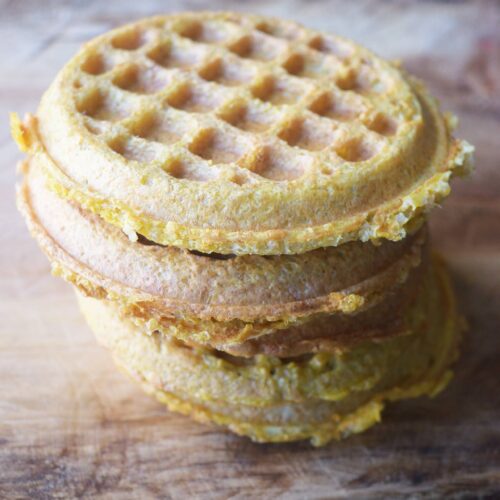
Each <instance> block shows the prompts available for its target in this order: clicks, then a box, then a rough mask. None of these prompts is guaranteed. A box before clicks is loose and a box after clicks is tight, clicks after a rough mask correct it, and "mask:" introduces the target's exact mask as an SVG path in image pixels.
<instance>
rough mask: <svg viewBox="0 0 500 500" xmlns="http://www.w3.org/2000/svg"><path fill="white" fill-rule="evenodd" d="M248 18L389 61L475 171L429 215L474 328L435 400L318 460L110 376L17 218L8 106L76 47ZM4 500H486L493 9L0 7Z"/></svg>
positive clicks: (493, 257)
mask: <svg viewBox="0 0 500 500" xmlns="http://www.w3.org/2000/svg"><path fill="white" fill-rule="evenodd" d="M200 8H205V9H206V8H224V9H240V10H242V9H243V10H255V11H259V12H262V13H268V14H275V15H280V16H286V17H291V18H295V19H298V20H300V21H302V22H304V23H306V24H308V25H310V26H314V27H317V28H320V29H327V30H330V31H335V32H338V33H340V34H343V35H346V36H349V37H351V38H354V39H355V40H357V41H359V42H361V43H363V44H365V45H367V46H369V47H370V48H372V49H374V50H376V51H377V52H378V53H380V54H381V55H384V56H386V57H389V58H399V59H401V60H402V61H403V62H404V64H405V66H406V67H408V68H409V69H410V70H411V71H413V72H414V73H416V74H417V75H419V76H421V77H422V78H423V79H425V80H426V82H427V83H428V84H429V86H430V87H431V88H432V90H433V91H434V92H435V93H436V94H437V95H439V97H440V98H441V100H442V102H443V105H444V107H445V108H447V109H451V110H453V111H455V112H456V113H457V114H458V115H459V116H460V117H461V123H462V124H461V127H460V133H461V134H462V135H463V136H464V137H466V138H467V139H469V140H470V141H471V142H472V143H473V144H475V145H476V147H477V172H476V174H475V175H474V177H473V178H472V179H471V180H469V181H467V182H456V183H455V185H454V188H455V189H454V194H453V196H452V197H451V198H450V199H449V200H448V202H447V203H446V204H445V208H444V209H443V210H436V211H435V213H434V214H433V215H432V227H433V237H434V242H435V245H436V247H438V248H439V249H440V250H441V251H442V252H443V253H444V254H445V256H446V258H447V259H448V261H449V263H450V267H451V269H452V273H453V278H454V281H455V284H456V288H457V292H458V295H459V300H460V307H461V309H462V310H463V312H464V314H465V315H466V316H467V318H468V321H469V325H470V332H469V335H468V336H467V337H466V340H465V342H464V345H463V349H462V351H463V356H462V358H461V360H460V362H459V363H458V365H457V368H456V372H457V376H456V379H455V381H454V382H453V383H452V385H451V386H450V388H449V390H447V391H446V392H445V393H443V394H442V395H440V396H439V397H437V398H436V399H434V400H428V399H422V400H417V401H412V402H402V403H399V404H394V405H393V406H391V407H389V408H388V410H387V412H386V414H385V419H384V422H383V423H382V424H380V425H379V426H377V427H374V428H373V429H371V430H370V431H368V432H367V433H366V434H363V435H361V436H356V437H353V438H351V439H349V440H347V441H344V442H341V443H334V444H332V445H331V446H328V447H326V448H323V449H313V448H311V447H310V446H309V445H307V444H305V443H298V444H293V445H256V444H253V443H251V442H250V441H248V440H246V439H242V438H238V437H235V436H232V435H229V434H226V433H224V432H221V431H219V430H218V429H215V428H212V427H207V426H202V425H198V424H195V423H193V422H191V421H189V420H187V419H185V418H183V417H180V416H177V415H173V414H169V413H167V412H166V411H165V410H164V409H163V408H162V407H161V406H160V405H158V404H156V403H155V402H154V401H152V400H151V399H149V398H148V397H147V396H145V395H143V394H142V392H141V391H140V390H139V389H137V388H136V387H135V386H134V385H133V384H132V383H130V382H129V381H128V380H126V379H125V378H124V377H123V376H122V375H121V374H119V373H118V372H117V371H116V370H115V369H114V367H113V365H112V362H111V360H110V358H109V356H108V354H107V353H106V352H104V351H103V350H101V349H100V348H99V347H97V345H96V343H95V341H94V339H93V338H92V335H91V334H90V332H89V331H88V329H87V328H86V326H85V325H84V323H83V321H82V319H81V317H80V315H79V314H78V312H77V309H76V305H75V302H74V298H73V296H72V293H71V291H70V289H69V287H68V286H66V285H65V284H64V283H62V282H61V281H60V280H56V279H54V278H51V277H50V275H49V266H48V264H47V262H46V260H45V259H44V257H43V256H42V255H41V253H40V252H39V251H38V249H37V248H36V246H35V243H34V242H32V241H31V239H30V238H29V236H28V234H27V231H26V230H25V228H24V225H23V223H22V220H21V218H20V216H19V215H18V214H17V213H16V211H15V206H14V183H15V170H14V165H15V162H16V161H17V160H18V159H19V158H20V155H19V153H18V152H17V151H16V148H15V147H14V145H13V144H12V141H11V140H10V138H9V134H8V124H7V120H6V113H7V111H9V110H16V111H20V112H25V111H32V110H34V109H35V107H36V104H37V101H38V99H39V97H40V95H41V93H42V91H43V90H44V88H45V87H46V86H47V85H48V84H49V83H50V81H51V79H52V78H53V76H54V74H55V73H56V71H57V69H58V68H59V67H60V66H61V65H62V64H63V63H64V62H65V60H66V59H67V58H68V57H70V55H71V54H73V53H74V52H75V50H76V49H77V48H78V46H79V45H80V44H81V43H83V42H84V41H85V40H87V39H88V38H90V37H92V36H94V35H97V34H98V33H101V32H102V31H104V30H107V29H109V28H111V27H112V26H114V25H116V24H119V23H123V22H126V21H129V20H131V19H135V18H138V17H141V16H144V15H149V14H152V13H156V12H160V11H162V10H183V9H200ZM0 12H1V15H0V35H1V36H0V40H2V43H1V44H0V116H2V120H0V224H1V238H2V244H1V245H0V269H1V275H0V276H1V277H0V315H1V317H2V322H1V323H0V394H1V397H0V497H1V498H79V497H89V498H141V499H142V498H182V499H184V498H252V497H256V498H402V497H411V498H437V497H462V496H464V497H465V498H478V497H480V498H499V497H500V386H499V383H500V284H499V277H500V198H499V192H500V165H499V162H500V160H499V156H500V155H499V145H500V144H499V143H500V3H499V2H498V1H488V0H486V1H470V2H465V1H456V2H453V1H423V2H410V1H404V0H400V1H368V0H363V1H357V2H345V1H344V2H343V1H327V0H323V1H321V0H316V1H310V2H307V1H305V0H303V1H297V0H296V1H289V2H285V1H273V2H268V1H264V0H262V1H253V2H245V3H244V5H243V2H239V3H238V2H236V1H228V0H225V1H224V0H213V1H211V2H202V1H184V2H182V1H171V2H168V3H166V2H153V1H150V0H141V1H140V2H117V1H111V0H108V1H106V2H98V1H96V0H94V1H86V2H84V1H75V2H62V1H55V0H51V1H44V2H39V1H35V0H24V1H2V0H0Z"/></svg>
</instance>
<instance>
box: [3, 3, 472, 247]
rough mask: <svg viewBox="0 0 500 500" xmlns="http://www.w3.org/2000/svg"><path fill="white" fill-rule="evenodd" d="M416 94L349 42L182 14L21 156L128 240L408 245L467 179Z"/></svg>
mask: <svg viewBox="0 0 500 500" xmlns="http://www.w3.org/2000/svg"><path fill="white" fill-rule="evenodd" d="M452 125H453V120H452V119H445V118H444V117H443V116H442V115H441V113H440V111H439V109H438V107H437V104H436V102H435V101H434V99H432V98H431V97H430V96H429V95H428V93H427V91H426V90H425V88H424V87H423V86H422V84H420V83H419V82H417V81H415V80H414V79H413V78H411V77H409V76H408V75H406V74H405V73H404V72H402V71H401V70H399V69H398V68H397V67H396V66H395V65H393V64H390V63H388V62H385V61H383V60H381V59H380V58H378V57H376V56H375V55H373V54H372V53H371V52H369V51H367V50H366V49H364V48H362V47H360V46H358V45H356V44H354V43H352V42H350V41H347V40H344V39H341V38H339V37H335V36H331V35H327V34H323V33H319V32H316V31H313V30H309V29H305V28H303V27H302V26H300V25H298V24H295V23H292V22H289V21H281V20H277V19H270V18H263V17H260V16H255V15H239V14H230V13H183V14H176V15H170V16H162V17H156V18H151V19H146V20H143V21H139V22H136V23H134V24H131V25H128V26H125V27H123V28H119V29H117V30H114V31H111V32H110V33H107V34H105V35H103V36H101V37H98V38H96V39H95V40H93V41H91V42H89V43H88V44H86V45H85V46H84V47H83V49H82V50H81V51H80V53H79V54H77V55H76V56H75V57H74V58H73V59H72V60H71V61H70V62H69V63H68V64H67V65H66V66H65V67H64V68H63V69H62V71H61V72H60V73H59V75H58V76H57V78H56V80H55V81H54V83H53V84H52V85H51V87H50V88H49V90H48V91H47V92H46V94H45V95H44V97H43V99H42V102H41V104H40V107H39V109H38V112H37V114H36V117H28V119H27V120H26V121H25V122H24V123H21V122H20V121H19V120H18V119H17V118H16V117H14V118H13V121H12V127H13V134H14V136H15V138H16V139H17V141H18V143H19V144H20V146H21V148H22V149H24V150H26V151H28V153H29V154H30V155H31V156H32V157H35V158H36V160H37V162H39V163H40V164H41V165H43V168H44V170H45V173H46V175H47V177H48V178H49V180H50V185H51V187H52V189H54V190H55V191H56V192H57V193H58V194H59V195H61V196H63V197H65V198H68V199H70V200H74V201H76V202H77V203H78V204H80V205H81V206H83V207H85V208H87V209H89V210H91V211H93V212H95V213H97V214H99V215H100V216H102V217H103V218H104V219H106V220H107V221H108V222H110V223H112V224H114V225H117V226H119V227H120V228H122V229H123V230H124V231H125V232H126V233H127V234H128V235H129V236H130V238H132V239H136V238H137V234H140V235H143V236H144V237H146V238H147V239H149V240H151V241H154V242H157V243H160V244H163V245H172V246H175V247H180V248H187V249H191V250H196V251H200V252H205V253H207V252H217V253H221V254H237V255H239V254H295V253H302V252H306V251H309V250H313V249H316V248H320V247H325V246H335V245H339V244H341V243H345V242H347V241H350V240H356V239H361V240H363V241H367V240H370V239H379V238H387V239H391V240H398V239H400V238H402V237H404V236H405V235H406V233H407V231H408V229H410V230H413V229H414V228H415V227H416V226H418V225H419V224H421V223H422V220H423V215H424V213H425V212H426V211H427V210H428V209H429V208H430V207H432V206H434V205H435V204H436V203H438V202H439V201H440V200H441V199H442V198H443V197H444V196H446V195H447V194H448V192H449V180H450V177H451V175H452V173H460V174H461V173H465V172H468V171H469V170H470V168H471V153H472V147H471V146H470V145H469V144H467V143H466V142H464V141H458V140H455V139H453V138H452V136H451V130H452V128H453V127H452Z"/></svg>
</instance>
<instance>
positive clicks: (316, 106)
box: [309, 91, 364, 121]
mask: <svg viewBox="0 0 500 500" xmlns="http://www.w3.org/2000/svg"><path fill="white" fill-rule="evenodd" d="M309 109H310V111H312V112H313V113H315V114H317V115H319V116H325V117H327V118H332V119H334V120H338V121H349V120H353V119H355V118H356V117H357V116H359V115H360V114H361V113H362V112H363V110H364V104H363V101H362V100H361V99H360V98H358V97H357V96H352V95H351V96H349V95H345V94H342V93H341V92H333V91H325V92H321V93H320V94H316V95H315V96H314V97H313V99H312V100H311V102H310V104H309Z"/></svg>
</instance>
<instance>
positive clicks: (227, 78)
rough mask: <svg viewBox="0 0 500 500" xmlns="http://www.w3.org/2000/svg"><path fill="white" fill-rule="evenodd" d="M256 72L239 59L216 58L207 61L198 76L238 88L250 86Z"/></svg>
mask: <svg viewBox="0 0 500 500" xmlns="http://www.w3.org/2000/svg"><path fill="white" fill-rule="evenodd" d="M255 73H256V70H255V69H254V68H252V67H251V66H249V65H245V64H244V63H243V62H241V61H239V60H238V58H229V57H227V58H224V57H216V58H213V59H212V60H210V61H207V62H206V63H205V64H204V65H203V66H202V67H200V69H199V70H198V74H199V75H200V76H201V77H202V78H203V79H204V80H207V81H209V82H216V83H219V84H221V85H226V86H230V87H231V86H237V85H246V84H249V83H250V82H251V81H252V80H253V78H254V76H255Z"/></svg>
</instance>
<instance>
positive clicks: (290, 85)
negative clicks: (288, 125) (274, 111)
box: [251, 75, 311, 106]
mask: <svg viewBox="0 0 500 500" xmlns="http://www.w3.org/2000/svg"><path fill="white" fill-rule="evenodd" d="M310 89H311V87H310V86H308V85H307V83H306V82H303V81H300V79H298V78H286V77H280V76H276V75H264V76H262V77H259V78H258V79H257V81H255V82H254V83H253V84H252V86H251V92H252V94H253V95H254V97H256V98H257V99H260V100H261V101H263V102H269V103H271V104H276V105H278V106H279V105H283V104H290V105H293V104H297V103H298V101H300V100H301V99H302V98H303V97H305V96H306V95H307V93H308V92H309V90H310Z"/></svg>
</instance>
